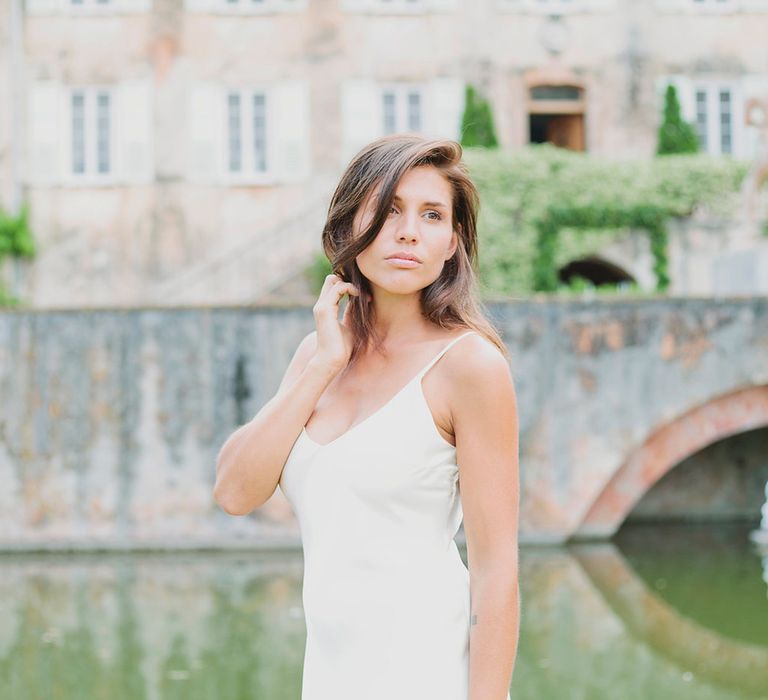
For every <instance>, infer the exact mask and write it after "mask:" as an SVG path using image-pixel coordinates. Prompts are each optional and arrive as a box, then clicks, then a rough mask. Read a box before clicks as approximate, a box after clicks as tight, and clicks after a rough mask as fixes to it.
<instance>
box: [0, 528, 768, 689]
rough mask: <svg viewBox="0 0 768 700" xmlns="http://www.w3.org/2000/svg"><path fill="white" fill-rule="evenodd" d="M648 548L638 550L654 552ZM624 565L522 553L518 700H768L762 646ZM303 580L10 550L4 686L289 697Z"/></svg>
mask: <svg viewBox="0 0 768 700" xmlns="http://www.w3.org/2000/svg"><path fill="white" fill-rule="evenodd" d="M652 541H653V539H652V538H644V539H642V541H641V542H640V544H639V547H640V546H642V548H644V549H645V550H652V547H650V546H649V545H651V544H652ZM694 546H699V545H694ZM702 552H703V554H702V556H704V554H706V551H705V550H702ZM741 556H746V554H745V553H744V552H740V554H739V557H741ZM749 557H750V558H749V560H748V562H746V561H745V560H741V559H739V560H737V563H736V567H735V568H731V569H729V571H728V572H726V573H725V574H724V575H725V576H726V577H728V579H729V580H732V581H733V586H732V588H730V589H729V595H730V596H731V597H732V598H733V599H734V600H739V599H740V598H743V597H744V590H743V588H740V586H743V576H742V575H741V574H743V573H744V571H745V566H744V565H745V563H746V564H748V567H746V568H749V569H754V576H755V579H756V580H757V581H758V582H759V583H761V582H760V575H761V574H760V566H759V559H758V558H757V557H756V556H754V554H753V553H751V552H750V553H749ZM628 562H629V558H628V556H625V555H624V554H622V552H621V550H619V549H618V548H617V547H616V546H614V545H613V544H604V543H600V544H591V543H590V544H579V545H572V546H570V547H568V548H562V547H545V548H536V547H531V548H523V549H522V551H521V558H520V565H521V570H520V581H521V593H522V606H523V607H522V617H521V638H520V651H519V657H518V662H517V664H516V670H515V677H514V682H513V697H521V698H523V697H535V698H537V700H561V699H562V698H563V697H565V695H564V691H563V689H564V688H567V689H568V690H569V692H570V695H569V697H582V698H589V699H590V700H614V699H615V698H617V697H637V696H638V689H642V691H643V697H649V698H650V697H654V698H681V699H682V700H688V699H689V698H690V699H693V698H696V700H736V698H739V697H743V696H744V694H748V695H750V696H751V697H760V692H761V691H762V692H763V693H765V689H766V688H768V677H767V674H768V670H767V669H768V644H766V645H765V646H761V645H758V644H750V643H746V642H744V641H743V640H738V639H735V638H733V637H729V636H728V635H725V634H722V632H721V631H718V630H715V629H714V628H713V627H712V626H707V625H706V624H702V621H701V620H700V619H694V618H693V617H691V616H690V615H689V614H688V611H686V610H683V609H682V608H677V609H676V608H675V606H674V605H672V604H670V603H669V602H668V601H667V600H665V599H664V598H663V597H661V596H660V595H657V594H656V593H655V592H654V591H653V590H652V589H651V588H650V587H649V586H648V585H647V584H646V582H645V579H644V578H643V577H642V576H641V573H640V572H639V571H635V570H633V569H632V566H631V565H630V564H629V563H628ZM729 563H733V560H729ZM717 565H718V566H720V567H721V568H722V567H723V563H722V562H721V561H718V563H717ZM301 572H302V560H301V554H300V553H299V552H294V553H286V554H281V555H278V554H277V553H260V554H256V553H250V554H248V553H242V554H233V553H231V552H227V553H218V554H214V553H211V554H208V553H184V554H174V555H169V554H152V555H139V556H136V555H124V554H121V555H114V554H111V555H110V554H99V555H98V556H93V555H68V556H66V557H62V556H50V555H48V556H46V555H42V556H41V555H7V556H5V557H3V558H2V559H0V601H2V611H3V614H2V615H1V616H0V687H3V683H4V682H5V681H6V680H7V678H8V677H9V674H12V673H14V671H13V669H14V668H22V667H23V668H25V669H31V668H33V667H34V664H35V663H38V661H39V663H41V664H48V665H49V664H50V662H51V655H52V654H53V655H56V654H62V655H64V656H66V658H70V656H75V655H76V656H77V658H78V659H87V663H88V666H87V671H88V675H89V677H91V678H94V679H97V682H94V684H93V694H92V695H90V694H89V691H88V690H87V689H83V686H82V684H81V679H80V674H81V673H82V668H81V667H80V666H78V665H77V664H60V665H58V666H56V668H57V669H58V670H57V671H56V674H57V675H56V680H57V681H58V682H60V683H63V684H65V685H69V686H70V687H78V689H79V692H78V696H77V697H78V700H96V698H97V697H101V695H99V692H100V691H99V689H100V688H104V687H110V688H121V687H122V686H121V685H120V684H126V683H130V687H131V693H132V695H131V697H135V698H147V699H149V698H159V697H163V696H164V692H165V690H164V689H167V685H168V683H169V677H170V676H169V675H168V674H176V675H175V676H173V678H176V679H177V680H176V681H173V683H174V684H175V683H177V682H181V681H179V680H178V679H179V678H181V677H182V675H183V674H187V675H186V676H184V677H185V678H186V679H187V681H186V682H188V683H195V685H196V686H197V685H200V687H206V688H219V687H222V688H231V685H227V684H228V682H229V681H231V679H232V677H233V676H232V674H233V673H235V674H236V675H237V678H238V679H239V681H238V682H239V683H242V684H246V685H247V687H248V688H251V689H252V691H253V696H254V697H268V698H270V700H295V698H296V697H298V695H299V685H300V682H299V681H300V673H301V663H302V652H303V648H304V640H305V637H304V626H303V621H302V615H301V582H300V581H301ZM686 583H687V579H686ZM761 585H762V584H761ZM761 599H764V597H763V595H762V588H761ZM749 602H750V604H751V600H750V601H749ZM724 604H725V605H728V601H727V600H726V601H724ZM759 624H762V623H761V622H759ZM46 668H48V666H46ZM121 669H122V670H121ZM688 674H690V675H691V677H690V678H689V677H688ZM49 676H50V674H49V673H48V672H47V671H46V672H42V670H41V673H39V674H36V673H32V672H30V673H27V674H25V676H24V680H23V683H24V684H25V687H23V688H21V689H20V690H23V691H24V693H23V694H22V693H20V694H19V697H22V696H24V697H44V696H46V694H45V689H46V688H48V686H47V685H46V684H47V683H49V682H50V677H49ZM14 677H15V678H17V677H16V676H14ZM16 682H17V685H16V686H15V687H16V688H17V689H19V686H18V679H17V681H16ZM36 684H38V685H36ZM175 687H179V688H180V686H178V685H176V686H175ZM243 687H245V686H243ZM80 691H82V692H80ZM222 697H233V696H230V695H226V693H224V694H222ZM238 697H239V696H238ZM763 697H766V696H763ZM66 700H72V699H71V698H66Z"/></svg>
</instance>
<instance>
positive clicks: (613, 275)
mask: <svg viewBox="0 0 768 700" xmlns="http://www.w3.org/2000/svg"><path fill="white" fill-rule="evenodd" d="M557 276H558V278H559V280H560V281H561V282H565V283H567V282H568V281H569V280H570V279H571V278H572V277H575V276H579V277H583V278H585V279H588V280H589V281H590V282H592V284H594V285H596V286H599V285H601V284H618V283H621V282H634V281H635V278H634V277H633V276H632V275H631V274H630V273H629V272H627V271H626V270H625V269H624V268H622V267H621V266H620V265H616V264H615V263H612V262H610V261H609V260H606V259H605V258H604V257H602V256H599V255H586V256H584V257H581V258H577V259H575V260H571V261H570V262H568V263H567V264H566V265H563V266H562V267H561V268H560V269H559V270H558V272H557Z"/></svg>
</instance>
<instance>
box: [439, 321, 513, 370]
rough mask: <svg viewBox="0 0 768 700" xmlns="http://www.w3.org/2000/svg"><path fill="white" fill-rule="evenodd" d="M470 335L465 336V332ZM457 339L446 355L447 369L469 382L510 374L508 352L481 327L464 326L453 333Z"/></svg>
mask: <svg viewBox="0 0 768 700" xmlns="http://www.w3.org/2000/svg"><path fill="white" fill-rule="evenodd" d="M464 335H466V336H467V337H466V338H464V337H462V336H464ZM452 338H453V339H454V340H455V339H457V338H461V341H460V342H456V343H454V344H453V345H452V346H451V348H450V349H449V351H448V352H446V354H445V357H444V362H445V370H446V373H448V374H450V375H451V377H452V378H454V379H458V380H459V381H465V382H469V383H472V382H478V381H479V382H494V381H498V380H499V379H504V378H505V377H508V376H510V366H509V362H508V361H507V358H506V357H505V355H504V353H503V352H502V351H501V350H500V349H499V348H498V347H497V346H496V344H495V343H494V342H493V341H492V340H491V339H490V338H488V337H487V336H485V335H484V334H483V333H481V332H480V331H477V330H474V329H463V330H461V331H459V332H457V333H455V335H453V336H452Z"/></svg>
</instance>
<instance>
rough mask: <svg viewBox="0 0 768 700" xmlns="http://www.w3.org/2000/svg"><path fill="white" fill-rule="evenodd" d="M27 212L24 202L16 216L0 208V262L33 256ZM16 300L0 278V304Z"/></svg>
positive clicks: (32, 242) (33, 248)
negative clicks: (8, 258)
mask: <svg viewBox="0 0 768 700" xmlns="http://www.w3.org/2000/svg"><path fill="white" fill-rule="evenodd" d="M28 214H29V208H28V206H27V204H26V203H25V204H24V205H22V207H21V211H20V212H19V215H18V216H10V215H8V214H6V213H5V212H3V211H2V210H0V263H2V261H3V259H5V258H6V257H16V258H32V257H34V255H35V253H36V250H35V243H34V240H33V237H32V231H31V230H30V228H29V219H28ZM18 301H19V300H18V299H16V298H14V297H13V296H11V295H10V294H9V293H8V291H7V290H6V289H5V287H4V285H3V283H2V280H1V279H0V306H10V305H15V304H17V303H18Z"/></svg>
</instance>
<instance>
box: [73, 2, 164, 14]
mask: <svg viewBox="0 0 768 700" xmlns="http://www.w3.org/2000/svg"><path fill="white" fill-rule="evenodd" d="M67 1H68V0H64V2H67ZM111 4H112V7H114V9H115V12H117V13H120V14H125V15H136V14H141V13H143V12H148V11H150V10H151V9H152V0H112V3H111Z"/></svg>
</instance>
